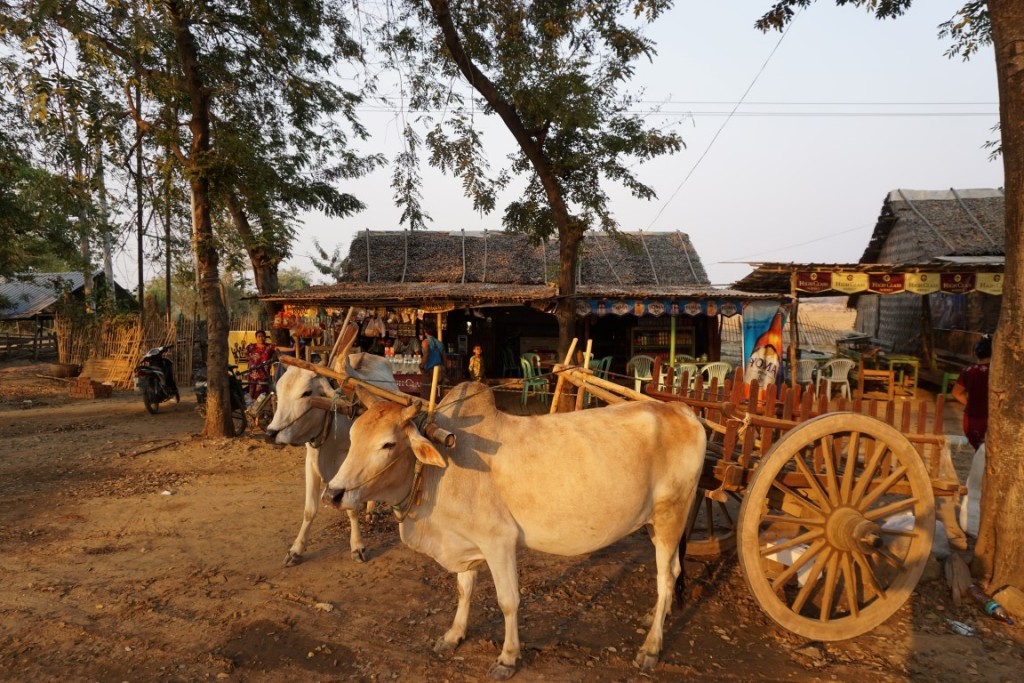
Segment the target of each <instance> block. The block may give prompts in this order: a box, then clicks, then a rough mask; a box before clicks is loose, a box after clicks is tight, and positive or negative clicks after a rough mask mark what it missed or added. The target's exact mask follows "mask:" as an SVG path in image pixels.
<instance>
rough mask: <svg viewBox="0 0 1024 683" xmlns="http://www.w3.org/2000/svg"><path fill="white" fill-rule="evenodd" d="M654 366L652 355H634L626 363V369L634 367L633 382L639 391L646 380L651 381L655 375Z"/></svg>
mask: <svg viewBox="0 0 1024 683" xmlns="http://www.w3.org/2000/svg"><path fill="white" fill-rule="evenodd" d="M653 366H654V359H653V358H651V357H650V356H633V357H632V358H630V359H629V363H627V364H626V369H627V370H629V369H630V368H632V369H633V383H634V386H635V387H636V390H637V391H641V390H642V389H641V387H643V383H644V382H650V381H651V380H652V379H654V377H653V376H652V375H651V368H652V367H653Z"/></svg>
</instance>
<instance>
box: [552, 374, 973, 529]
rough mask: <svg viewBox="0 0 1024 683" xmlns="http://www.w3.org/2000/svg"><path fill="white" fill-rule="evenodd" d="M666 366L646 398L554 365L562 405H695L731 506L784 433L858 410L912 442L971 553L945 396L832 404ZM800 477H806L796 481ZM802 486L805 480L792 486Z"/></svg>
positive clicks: (940, 505) (713, 475) (711, 464)
mask: <svg viewBox="0 0 1024 683" xmlns="http://www.w3.org/2000/svg"><path fill="white" fill-rule="evenodd" d="M661 369H662V368H661V363H660V361H656V363H655V366H654V369H653V372H652V373H651V374H652V376H653V377H654V378H655V379H654V380H652V381H651V382H650V383H649V384H648V386H647V390H646V392H645V393H642V394H641V393H638V392H636V391H634V390H633V389H632V388H630V387H626V386H622V385H619V384H617V383H615V382H613V381H610V380H604V379H602V378H599V377H596V376H595V375H594V373H593V372H592V371H591V370H590V369H589V368H587V367H585V366H574V365H568V364H563V365H559V366H556V367H555V373H556V374H557V375H558V377H559V380H558V382H559V388H556V390H555V395H556V400H555V401H553V404H552V410H554V408H555V405H557V404H558V400H557V397H558V394H559V393H560V391H561V387H563V386H564V382H569V383H571V384H573V385H575V386H576V387H578V388H579V391H578V395H577V400H576V405H577V407H580V406H582V405H583V404H584V394H590V395H592V396H594V397H595V398H598V399H601V400H602V401H605V402H607V403H617V402H620V401H624V400H643V399H656V400H660V401H680V402H682V403H685V404H687V405H688V406H690V407H691V408H692V409H693V410H694V412H695V413H696V415H697V416H698V417H699V418H700V419H701V420H702V422H703V423H704V425H705V427H706V429H707V430H708V434H709V436H708V451H707V456H706V459H705V467H704V472H703V475H702V478H701V484H700V487H701V489H702V491H703V492H704V495H705V496H706V497H707V498H709V499H711V500H714V501H718V502H720V503H725V502H726V501H727V500H728V498H729V497H730V495H732V496H735V495H736V494H741V493H742V491H743V490H744V489H745V488H746V486H747V483H748V482H749V480H750V477H751V475H752V473H753V471H754V469H755V467H756V465H757V462H758V460H759V458H761V457H762V456H764V455H765V454H767V453H768V452H769V451H770V450H771V447H772V445H773V444H774V443H775V442H776V441H778V439H779V438H780V437H781V436H782V434H784V433H785V432H787V431H789V430H790V429H793V428H794V427H796V426H798V425H800V424H801V423H803V422H806V421H808V420H810V419H812V418H815V417H818V416H820V415H824V414H826V413H836V412H853V413H860V414H862V415H867V416H870V417H873V418H876V419H878V420H881V421H882V422H885V423H886V424H889V425H890V426H892V427H894V428H896V429H897V430H899V431H900V432H901V433H902V434H903V435H904V436H905V437H906V438H907V440H909V441H910V442H911V444H913V446H914V448H915V450H917V452H918V453H919V454H920V456H921V459H922V461H923V462H924V463H925V466H926V467H927V469H928V473H929V476H930V478H931V480H932V488H933V491H934V493H935V495H936V496H937V499H936V508H937V513H938V515H939V517H940V519H942V521H943V522H944V524H945V525H946V527H947V533H948V535H949V538H950V542H951V543H953V544H954V545H955V546H956V547H961V546H963V547H966V546H965V544H966V537H965V536H964V535H963V532H962V530H960V527H959V525H958V524H957V523H956V516H955V505H954V500H953V499H952V497H953V496H955V495H957V494H959V493H961V492H962V491H961V486H960V482H959V479H958V477H957V474H956V472H955V470H954V469H953V465H952V460H951V458H950V451H949V444H948V442H947V439H946V436H945V435H944V433H943V410H944V406H945V399H944V397H943V396H942V395H939V396H937V397H936V398H935V400H934V401H929V400H920V401H911V400H901V401H899V402H895V401H884V400H876V399H861V398H855V399H853V400H849V399H846V398H843V397H838V398H835V399H830V398H829V397H827V396H825V395H816V394H815V393H814V392H813V391H804V390H803V389H802V387H801V386H800V385H796V386H794V387H790V386H789V385H786V384H783V385H775V384H771V385H768V386H767V387H761V386H759V385H758V383H757V382H756V381H755V382H750V383H745V382H734V381H732V380H730V379H727V380H726V381H725V382H723V383H721V384H719V383H718V381H717V380H712V381H711V382H710V383H705V382H704V378H703V377H702V376H701V375H699V374H698V375H697V376H696V377H695V378H694V379H693V384H692V386H691V384H690V377H689V376H687V375H685V374H684V376H682V377H679V378H677V377H675V376H674V375H673V369H672V368H671V367H668V368H666V374H665V376H664V377H663V378H662V375H661ZM794 476H796V477H799V476H800V475H794ZM791 483H792V484H793V485H794V486H797V487H802V486H804V485H806V482H801V481H794V482H791Z"/></svg>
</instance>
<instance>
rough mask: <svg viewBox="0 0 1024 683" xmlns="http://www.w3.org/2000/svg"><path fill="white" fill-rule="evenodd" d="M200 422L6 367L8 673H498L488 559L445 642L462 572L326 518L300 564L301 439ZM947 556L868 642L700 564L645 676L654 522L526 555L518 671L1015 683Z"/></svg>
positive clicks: (56, 676) (1006, 644)
mask: <svg viewBox="0 0 1024 683" xmlns="http://www.w3.org/2000/svg"><path fill="white" fill-rule="evenodd" d="M183 393H184V392H183ZM26 401H30V402H31V403H26ZM199 429H200V422H199V419H198V417H197V416H196V414H195V411H194V405H193V402H192V397H191V394H188V395H185V396H183V400H182V403H181V404H180V405H173V404H171V405H166V404H165V406H164V407H162V409H161V411H160V413H159V414H158V415H156V416H150V415H147V414H146V413H145V412H144V410H143V407H142V402H141V400H140V399H139V398H138V397H137V396H135V395H134V394H131V393H119V394H115V396H114V398H112V399H108V400H71V399H68V398H67V397H66V389H65V388H64V387H63V385H61V384H60V383H59V382H57V381H55V380H45V379H41V378H36V377H34V375H33V373H31V372H30V371H29V370H26V369H25V368H14V369H9V370H7V371H5V370H4V369H2V368H0V438H2V443H3V446H2V448H0V679H2V680H4V681H50V680H54V681H56V680H61V681H207V680H227V681H269V682H274V683H283V682H285V681H295V680H314V681H385V680H402V681H484V680H489V679H488V678H487V675H486V672H487V669H488V667H489V666H490V664H491V663H492V662H493V660H494V659H495V657H496V656H497V653H498V650H499V649H500V643H501V639H502V632H503V631H502V629H503V627H502V618H501V613H500V611H499V610H498V608H497V605H496V603H495V599H494V590H493V585H492V584H491V582H490V578H489V576H487V575H486V572H485V573H482V574H481V582H480V585H479V587H478V591H477V594H476V595H475V597H474V601H473V613H472V616H471V622H470V633H469V637H468V640H467V642H466V643H465V644H463V645H462V646H461V647H460V648H459V649H458V650H457V651H456V652H455V654H454V655H445V656H442V655H437V654H435V653H434V652H433V651H432V648H431V646H432V644H433V642H434V641H435V640H436V638H437V637H438V636H439V635H440V634H441V633H443V631H444V630H445V629H446V628H447V626H448V623H449V622H450V620H451V617H452V615H453V614H454V607H455V581H454V578H453V577H451V576H449V575H448V574H446V573H445V572H444V571H443V570H442V569H441V568H440V567H438V566H437V565H436V564H435V563H434V562H433V561H432V560H430V559H429V558H427V557H425V556H422V555H418V554H416V553H414V552H413V551H411V550H409V549H407V548H405V547H404V546H402V544H401V543H400V542H399V540H398V537H397V533H396V528H395V522H394V521H393V520H392V519H390V518H389V517H388V516H386V515H383V514H382V515H379V516H377V517H375V518H374V519H373V521H372V522H371V523H369V524H366V525H365V529H366V538H367V545H368V548H369V551H370V557H369V561H368V562H367V563H365V564H359V563H356V562H354V561H353V560H352V559H351V558H350V557H349V553H348V547H347V544H348V540H347V539H348V529H347V521H346V520H345V518H344V517H343V516H342V515H340V514H339V513H338V512H336V511H334V510H326V511H323V512H322V513H321V516H320V517H319V518H318V519H317V520H316V522H315V524H314V532H313V535H312V538H311V544H310V548H309V551H308V554H307V560H306V561H305V562H304V563H303V564H301V565H298V566H296V567H291V568H285V567H284V566H283V559H284V556H285V552H286V550H287V548H288V546H289V545H290V544H291V542H292V540H293V538H294V536H295V533H296V532H297V530H298V526H299V522H300V521H301V516H302V496H303V494H302V490H303V484H302V478H303V474H302V461H303V452H302V450H301V449H299V448H275V447H271V446H266V445H264V444H263V443H261V442H260V441H258V440H256V439H252V438H242V439H234V440H202V439H198V438H195V437H193V434H194V433H197V432H198V431H199ZM933 564H934V563H933ZM937 569H938V565H937V564H935V566H933V567H931V568H930V570H929V572H928V573H927V574H926V577H925V580H924V581H923V582H922V583H921V585H920V586H919V588H918V592H917V593H916V594H915V596H914V597H913V598H912V600H911V601H910V603H909V604H908V605H907V606H905V607H904V608H903V609H902V610H901V611H900V612H899V613H898V614H897V615H896V616H895V617H893V618H892V619H890V620H889V621H888V622H887V623H885V624H883V625H882V626H881V627H879V628H877V629H876V630H875V631H873V632H872V633H870V634H868V635H865V636H861V637H859V638H856V639H854V640H852V641H847V642H843V643H831V644H818V643H810V644H808V643H806V642H805V641H802V640H800V639H798V638H796V637H794V636H792V635H790V634H789V633H787V632H785V631H783V630H781V629H780V628H778V627H776V626H775V625H774V624H773V623H772V622H771V621H770V620H769V619H768V618H767V617H766V616H765V615H764V614H763V613H762V612H761V610H760V609H759V608H758V606H757V605H756V603H754V601H753V599H752V598H751V597H750V595H749V592H748V590H747V588H746V586H745V584H744V581H743V578H742V576H741V575H740V572H739V570H738V567H737V565H736V562H735V561H734V560H729V559H726V560H723V561H720V562H715V563H710V564H706V565H705V564H700V563H694V562H687V563H686V570H687V574H688V576H689V577H691V580H690V586H691V590H692V593H693V597H692V598H691V600H690V601H689V603H688V604H687V605H686V607H685V609H684V610H682V612H677V613H676V614H674V615H673V616H672V617H671V618H670V620H669V623H668V626H667V633H666V646H665V653H664V656H663V658H662V663H661V664H659V666H658V667H657V669H656V670H655V671H654V672H653V673H652V674H650V675H642V674H641V673H640V672H639V671H638V670H636V669H634V668H633V666H632V659H633V656H634V654H635V652H636V649H637V648H638V647H639V645H640V644H641V642H642V641H643V633H644V628H643V625H642V617H643V615H644V613H645V612H646V611H647V610H648V609H649V607H650V606H651V604H653V600H654V592H655V589H654V583H653V578H654V573H655V572H654V566H653V551H652V549H651V546H650V544H649V542H648V541H647V539H646V537H645V534H643V533H642V532H641V533H639V534H634V535H633V536H631V537H629V538H627V539H625V540H623V541H621V542H619V543H617V544H615V545H614V546H612V547H610V548H608V549H606V550H605V551H602V552H600V553H596V554H594V555H591V556H588V557H581V558H573V559H561V558H552V557H548V556H542V555H537V554H531V553H524V554H523V555H522V556H521V564H520V576H521V588H522V591H521V592H522V606H521V610H520V619H521V637H522V641H523V656H524V660H523V664H522V667H521V669H520V671H519V673H518V674H517V675H516V677H515V679H514V680H517V681H524V682H525V681H541V680H543V681H587V682H591V681H631V680H640V679H645V680H655V681H680V680H708V681H711V680H714V681H832V680H837V681H936V682H938V681H948V680H954V679H955V680H982V681H1019V680H1021V674H1020V671H1021V667H1022V659H1024V648H1022V647H1021V644H1020V642H1021V634H1022V629H1024V627H1020V626H1017V627H1012V628H1011V627H1006V626H1004V625H1002V624H1000V623H998V622H994V621H992V620H990V619H988V618H986V617H984V616H983V615H981V614H980V613H979V612H978V611H977V610H975V609H973V608H971V607H964V608H954V607H953V605H952V604H951V602H950V599H949V591H948V590H947V589H946V588H945V586H944V584H943V582H942V581H941V579H940V578H939V573H938V571H937ZM947 618H959V619H961V620H962V621H966V622H968V623H971V624H973V625H974V626H976V627H977V628H978V629H979V636H978V637H974V638H968V637H964V636H959V635H956V634H953V633H951V632H950V631H949V629H948V626H947V623H946V619H947Z"/></svg>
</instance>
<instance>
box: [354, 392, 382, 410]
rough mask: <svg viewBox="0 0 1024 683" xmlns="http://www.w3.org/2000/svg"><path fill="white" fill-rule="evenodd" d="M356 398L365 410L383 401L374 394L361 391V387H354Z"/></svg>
mask: <svg viewBox="0 0 1024 683" xmlns="http://www.w3.org/2000/svg"><path fill="white" fill-rule="evenodd" d="M356 398H358V399H359V402H360V403H362V404H363V405H364V406H366V407H367V408H369V407H370V406H372V405H373V404H374V403H379V402H380V401H383V400H384V399H382V398H378V397H377V396H376V395H375V394H373V393H371V392H369V391H367V390H366V389H363V388H362V387H356Z"/></svg>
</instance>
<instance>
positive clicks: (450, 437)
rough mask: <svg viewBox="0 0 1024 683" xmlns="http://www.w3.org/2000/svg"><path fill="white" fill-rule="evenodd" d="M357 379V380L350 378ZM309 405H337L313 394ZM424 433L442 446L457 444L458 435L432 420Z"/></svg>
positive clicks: (321, 408)
mask: <svg viewBox="0 0 1024 683" xmlns="http://www.w3.org/2000/svg"><path fill="white" fill-rule="evenodd" d="M350 381H356V380H350ZM409 398H412V399H413V400H414V401H416V400H418V399H416V398H415V397H412V396H410V397H409ZM309 405H311V406H313V407H314V408H317V409H319V410H328V411H330V410H334V409H335V408H336V407H337V406H336V405H335V403H334V400H333V399H330V398H327V397H326V396H313V397H312V398H310V399H309ZM423 435H424V436H425V437H427V438H428V439H430V440H431V441H433V442H435V443H439V444H441V445H442V446H447V447H448V448H451V447H453V446H454V445H455V443H456V441H457V437H456V436H455V434H453V433H452V432H449V431H448V430H447V429H443V428H441V427H439V426H437V424H436V423H434V422H430V423H428V424H427V425H425V426H424V427H423Z"/></svg>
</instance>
